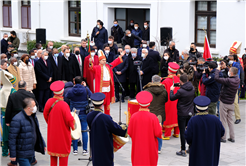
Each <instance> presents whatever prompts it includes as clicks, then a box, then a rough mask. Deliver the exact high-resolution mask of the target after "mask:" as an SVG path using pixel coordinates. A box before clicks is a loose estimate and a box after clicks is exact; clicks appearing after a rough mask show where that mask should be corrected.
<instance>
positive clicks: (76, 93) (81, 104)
mask: <svg viewBox="0 0 246 166" xmlns="http://www.w3.org/2000/svg"><path fill="white" fill-rule="evenodd" d="M74 84H75V86H74V87H73V88H72V89H71V90H69V91H68V93H67V94H66V98H68V99H70V109H71V111H72V110H73V109H74V108H75V109H76V110H80V111H79V120H80V123H81V128H82V141H83V155H84V156H85V155H87V154H88V150H87V144H88V134H87V132H86V131H85V130H87V122H86V117H87V115H86V106H87V105H88V104H89V101H88V98H89V97H90V96H91V94H92V93H91V91H90V89H89V88H88V87H86V83H85V82H84V81H82V77H81V76H76V77H75V79H74ZM72 142H73V154H74V155H76V154H78V140H73V141H72Z"/></svg>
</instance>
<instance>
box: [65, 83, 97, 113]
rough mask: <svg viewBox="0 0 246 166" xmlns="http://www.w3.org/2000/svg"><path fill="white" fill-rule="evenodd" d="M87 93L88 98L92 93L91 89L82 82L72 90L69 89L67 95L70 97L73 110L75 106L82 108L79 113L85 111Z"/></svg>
mask: <svg viewBox="0 0 246 166" xmlns="http://www.w3.org/2000/svg"><path fill="white" fill-rule="evenodd" d="M85 88H86V89H87V91H86V89H85ZM87 93H88V98H90V96H91V94H92V93H91V91H90V89H89V88H88V87H84V86H83V85H80V84H76V85H75V86H74V87H73V88H72V89H71V90H69V91H68V93H67V94H66V96H65V97H66V98H68V99H70V109H71V110H73V108H76V109H78V110H80V113H79V114H83V113H85V112H84V111H85V108H86V105H87V104H88V100H87Z"/></svg>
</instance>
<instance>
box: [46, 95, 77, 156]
mask: <svg viewBox="0 0 246 166" xmlns="http://www.w3.org/2000/svg"><path fill="white" fill-rule="evenodd" d="M56 100H57V99H55V98H50V99H49V100H48V101H47V102H46V104H45V107H44V112H43V115H44V119H45V121H46V123H47V124H48V126H47V128H48V130H47V133H48V134H47V153H48V154H49V155H51V156H57V157H67V156H68V155H69V154H70V150H71V140H72V138H71V131H70V129H71V128H72V129H74V123H75V121H74V118H73V116H72V114H71V112H70V108H69V106H68V104H67V103H66V102H65V101H63V100H61V101H59V102H57V103H56V105H55V106H54V107H53V109H52V110H51V111H50V113H49V110H50V107H51V106H52V104H53V103H54V102H55V101H56Z"/></svg>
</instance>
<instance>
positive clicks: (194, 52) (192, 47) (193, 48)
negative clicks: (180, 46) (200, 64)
mask: <svg viewBox="0 0 246 166" xmlns="http://www.w3.org/2000/svg"><path fill="white" fill-rule="evenodd" d="M189 54H190V57H195V58H200V57H202V54H201V53H200V52H198V50H197V49H196V44H195V43H191V45H190V51H189Z"/></svg>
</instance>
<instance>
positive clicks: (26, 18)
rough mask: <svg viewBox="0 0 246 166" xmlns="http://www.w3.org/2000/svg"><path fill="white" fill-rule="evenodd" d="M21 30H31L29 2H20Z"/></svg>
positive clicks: (25, 0) (24, 0)
mask: <svg viewBox="0 0 246 166" xmlns="http://www.w3.org/2000/svg"><path fill="white" fill-rule="evenodd" d="M21 28H23V29H31V4H30V0H23V1H21Z"/></svg>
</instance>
